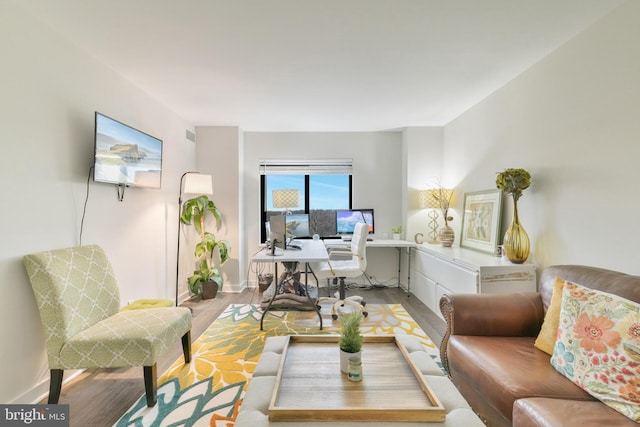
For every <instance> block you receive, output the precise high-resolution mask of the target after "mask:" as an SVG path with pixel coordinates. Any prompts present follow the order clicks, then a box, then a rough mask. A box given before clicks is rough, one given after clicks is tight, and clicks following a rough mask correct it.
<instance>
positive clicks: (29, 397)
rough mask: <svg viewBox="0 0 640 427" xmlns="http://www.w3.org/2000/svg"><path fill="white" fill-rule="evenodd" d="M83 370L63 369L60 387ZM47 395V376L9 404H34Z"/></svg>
mask: <svg viewBox="0 0 640 427" xmlns="http://www.w3.org/2000/svg"><path fill="white" fill-rule="evenodd" d="M84 371H85V370H84V369H73V370H68V371H64V373H65V375H64V377H65V379H64V381H63V382H62V388H63V389H64V386H65V384H67V383H68V382H69V381H72V380H73V379H74V378H75V377H77V376H78V375H80V374H81V373H83V372H84ZM47 396H49V378H46V379H44V380H42V381H40V382H39V383H37V384H36V385H34V386H33V387H31V388H30V389H29V390H27V391H26V392H24V393H22V394H21V395H20V396H18V397H16V398H15V399H13V400H12V401H11V402H9V404H31V405H36V404H38V403H39V402H42V401H43V400H44V399H46V398H47ZM60 403H64V402H60Z"/></svg>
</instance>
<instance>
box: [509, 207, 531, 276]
mask: <svg viewBox="0 0 640 427" xmlns="http://www.w3.org/2000/svg"><path fill="white" fill-rule="evenodd" d="M503 244H504V251H505V253H506V255H507V258H509V260H510V261H511V262H512V263H514V264H522V263H523V262H525V261H526V260H527V258H529V236H528V235H527V232H526V231H525V230H524V227H522V225H521V224H520V219H519V218H518V202H517V200H515V199H514V200H513V221H512V222H511V225H510V226H509V228H508V229H507V232H506V233H505V234H504V241H503Z"/></svg>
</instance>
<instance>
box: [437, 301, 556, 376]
mask: <svg viewBox="0 0 640 427" xmlns="http://www.w3.org/2000/svg"><path fill="white" fill-rule="evenodd" d="M440 311H441V312H442V315H443V316H444V320H445V321H446V322H447V326H446V331H445V334H444V336H443V338H442V343H441V344H440V357H441V359H442V363H443V364H444V366H445V369H447V371H448V370H449V362H448V360H447V355H446V352H447V344H448V342H449V337H451V335H475V336H506V337H508V336H512V337H535V336H536V335H537V334H538V333H539V332H540V327H541V326H542V321H543V320H544V308H543V305H542V298H541V297H540V294H539V293H537V292H526V293H517V294H453V295H449V294H445V295H443V296H442V297H441V298H440Z"/></svg>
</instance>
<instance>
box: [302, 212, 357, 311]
mask: <svg viewBox="0 0 640 427" xmlns="http://www.w3.org/2000/svg"><path fill="white" fill-rule="evenodd" d="M367 234H369V225H368V224H365V223H358V224H356V226H355V229H354V230H353V237H352V239H351V247H350V248H349V249H346V250H336V251H330V252H329V261H328V262H319V263H315V264H312V265H311V270H312V272H313V274H314V276H315V278H316V280H318V286H319V285H320V282H319V280H320V279H327V286H329V285H330V282H329V281H330V280H332V281H333V282H334V283H335V282H336V281H337V280H339V281H340V285H339V290H338V292H336V298H322V299H321V301H323V302H324V301H334V304H333V307H332V308H331V317H332V318H333V320H336V319H337V318H338V310H339V307H341V306H344V305H350V306H352V307H354V308H355V309H357V310H361V311H362V314H363V315H364V316H365V317H366V316H367V315H368V313H367V312H366V311H365V310H364V306H365V304H366V302H365V301H364V300H363V298H362V297H361V296H350V297H348V298H345V297H346V289H345V283H344V280H345V279H346V278H354V277H358V276H361V275H362V274H363V273H364V270H365V269H366V268H367V254H366V250H367Z"/></svg>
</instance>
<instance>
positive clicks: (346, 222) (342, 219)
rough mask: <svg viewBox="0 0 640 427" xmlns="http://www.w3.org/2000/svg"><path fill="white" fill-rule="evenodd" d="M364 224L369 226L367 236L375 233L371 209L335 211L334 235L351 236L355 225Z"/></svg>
mask: <svg viewBox="0 0 640 427" xmlns="http://www.w3.org/2000/svg"><path fill="white" fill-rule="evenodd" d="M359 222H364V223H367V224H368V225H369V234H373V233H374V231H375V225H374V216H373V209H349V210H338V211H336V234H340V235H346V234H353V230H354V229H355V227H356V224H357V223H359Z"/></svg>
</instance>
